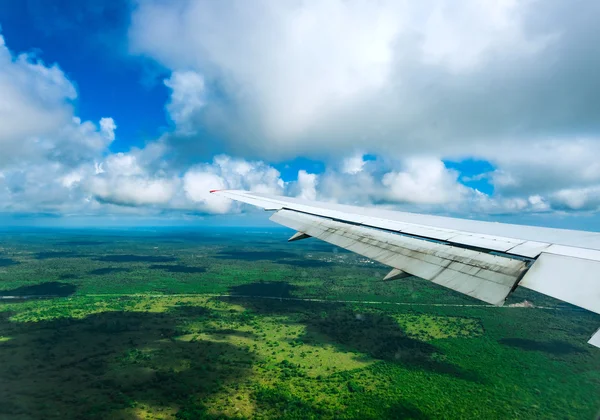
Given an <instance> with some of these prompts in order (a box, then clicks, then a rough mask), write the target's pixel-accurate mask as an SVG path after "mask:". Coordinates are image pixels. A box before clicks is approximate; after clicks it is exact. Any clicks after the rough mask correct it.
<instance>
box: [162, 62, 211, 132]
mask: <svg viewBox="0 0 600 420" xmlns="http://www.w3.org/2000/svg"><path fill="white" fill-rule="evenodd" d="M164 83H165V86H167V87H168V88H169V89H171V99H170V100H169V102H168V103H167V105H166V108H167V112H168V113H169V117H170V118H171V120H172V121H173V122H174V123H175V124H176V127H177V129H178V130H179V131H183V132H193V130H194V120H195V119H197V118H199V115H198V112H199V111H200V110H201V109H202V107H203V106H204V104H205V101H204V95H205V92H204V91H205V87H204V78H203V77H202V75H201V74H199V73H196V72H194V71H174V72H173V74H171V77H170V78H168V79H166V80H165V81H164ZM196 128H197V127H196Z"/></svg>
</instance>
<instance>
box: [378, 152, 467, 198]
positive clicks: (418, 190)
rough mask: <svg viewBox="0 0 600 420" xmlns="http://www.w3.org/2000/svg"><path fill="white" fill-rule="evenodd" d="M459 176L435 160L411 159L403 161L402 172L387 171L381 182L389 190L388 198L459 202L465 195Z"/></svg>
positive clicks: (465, 189) (465, 190)
mask: <svg viewBox="0 0 600 420" xmlns="http://www.w3.org/2000/svg"><path fill="white" fill-rule="evenodd" d="M458 175H459V174H458V173H457V172H455V171H452V170H449V169H448V168H446V167H445V166H444V163H443V162H442V161H440V160H438V159H426V158H412V159H409V160H407V161H406V162H405V164H404V168H403V170H402V171H392V172H388V173H386V174H385V175H384V176H383V179H382V181H381V182H382V184H383V185H384V187H386V188H388V189H389V197H390V199H391V200H394V201H399V202H408V203H418V204H445V203H450V202H458V201H461V199H463V198H464V196H465V195H466V194H467V188H466V187H465V186H463V185H462V184H460V183H459V182H458Z"/></svg>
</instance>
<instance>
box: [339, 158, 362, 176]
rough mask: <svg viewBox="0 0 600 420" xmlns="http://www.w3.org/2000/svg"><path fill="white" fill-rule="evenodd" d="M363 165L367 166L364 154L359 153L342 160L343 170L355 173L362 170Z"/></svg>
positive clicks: (347, 172) (346, 172)
mask: <svg viewBox="0 0 600 420" xmlns="http://www.w3.org/2000/svg"><path fill="white" fill-rule="evenodd" d="M363 166H365V161H364V160H363V155H362V154H360V153H359V154H356V155H354V156H350V157H348V158H346V159H344V161H343V162H342V172H343V173H345V174H352V175H354V174H357V173H359V172H360V171H362V170H363Z"/></svg>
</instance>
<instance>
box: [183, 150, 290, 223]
mask: <svg viewBox="0 0 600 420" xmlns="http://www.w3.org/2000/svg"><path fill="white" fill-rule="evenodd" d="M183 185H184V187H183V188H184V190H185V193H186V195H187V197H188V198H189V199H190V200H191V201H193V202H194V204H195V208H196V209H198V210H199V211H204V212H208V213H227V212H230V211H238V210H239V206H237V205H235V204H234V203H233V202H232V201H231V200H229V199H225V198H222V197H218V196H215V195H212V194H210V193H209V191H210V190H215V189H217V190H220V189H245V190H250V191H256V192H262V193H270V194H279V195H281V194H283V192H284V187H285V185H284V182H283V180H282V179H281V178H280V174H279V171H277V170H276V169H275V168H273V167H271V166H269V165H267V164H265V163H264V162H260V161H246V160H243V159H234V158H231V157H229V156H226V155H219V156H216V157H215V158H214V159H213V162H212V163H207V164H203V165H197V166H195V167H192V168H191V169H189V170H188V171H187V172H186V174H185V175H184V177H183Z"/></svg>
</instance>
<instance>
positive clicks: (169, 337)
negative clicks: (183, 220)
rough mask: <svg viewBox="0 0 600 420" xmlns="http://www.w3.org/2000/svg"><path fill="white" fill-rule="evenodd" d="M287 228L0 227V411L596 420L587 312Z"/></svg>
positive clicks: (598, 382) (591, 318)
mask: <svg viewBox="0 0 600 420" xmlns="http://www.w3.org/2000/svg"><path fill="white" fill-rule="evenodd" d="M288 236H289V232H288V231H284V230H279V229H273V230H266V229H261V230H257V229H254V230H250V229H231V228H220V229H206V230H192V231H186V230H173V229H155V230H150V229H147V230H141V229H140V230H131V231H102V230H95V231H92V230H87V231H84V230H81V231H77V230H62V231H61V230H31V231H5V232H2V233H0V295H2V297H3V299H2V301H1V302H2V303H0V418H7V419H53V418H61V419H70V418H97V419H106V418H110V419H146V418H148V419H154V418H178V419H199V418H298V419H305V418H332V419H334V418H335V419H350V418H351V419H382V418H414V419H438V418H448V419H453V418H485V419H496V418H497V419H513V418H518V419H550V418H557V419H571V418H572V419H594V418H595V416H596V415H597V414H598V410H599V408H600V350H599V349H596V348H594V347H591V346H589V345H587V344H586V342H587V340H588V339H589V337H590V336H591V335H592V334H593V332H594V331H595V330H596V329H597V328H598V327H600V316H598V315H595V314H592V313H589V312H585V311H582V310H579V309H577V308H574V307H572V306H569V305H566V304H563V303H560V302H558V301H555V300H553V299H550V298H547V297H544V296H542V295H538V294H534V293H533V292H529V291H527V290H520V289H519V290H517V292H516V293H515V294H514V295H513V296H511V297H510V299H509V302H507V305H506V306H505V307H501V308H497V307H489V306H486V305H483V304H482V303H481V302H478V301H475V300H473V299H470V298H467V297H465V296H462V295H459V294H456V293H454V292H451V291H448V290H446V289H444V288H441V287H438V286H435V285H433V284H430V283H429V282H426V281H424V280H421V279H418V278H407V279H403V280H398V281H393V282H383V281H381V279H382V278H383V276H384V275H385V274H386V272H387V268H386V267H383V266H381V265H378V264H374V263H372V262H370V261H368V260H365V259H364V258H362V257H360V256H356V255H354V254H350V253H347V252H343V251H342V250H339V249H334V248H333V247H332V246H330V245H327V244H324V243H321V242H317V241H313V240H306V241H301V242H298V243H290V244H288V243H286V242H285V239H286V238H287V237H288ZM18 297H20V298H18ZM25 297H27V298H25ZM524 300H528V301H529V302H532V303H533V304H534V306H535V307H519V306H518V304H519V303H520V302H523V301H524ZM515 304H517V305H516V306H511V305H515ZM540 307H541V308H540Z"/></svg>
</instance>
